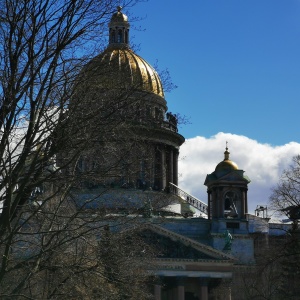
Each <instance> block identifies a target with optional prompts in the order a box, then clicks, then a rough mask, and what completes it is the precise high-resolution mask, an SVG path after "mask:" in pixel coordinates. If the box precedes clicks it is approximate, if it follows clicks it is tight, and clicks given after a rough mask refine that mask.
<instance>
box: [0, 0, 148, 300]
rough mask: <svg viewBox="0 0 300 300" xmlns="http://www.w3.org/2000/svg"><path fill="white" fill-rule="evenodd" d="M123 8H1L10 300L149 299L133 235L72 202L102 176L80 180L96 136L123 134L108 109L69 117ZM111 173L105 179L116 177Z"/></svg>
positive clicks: (19, 4)
mask: <svg viewBox="0 0 300 300" xmlns="http://www.w3.org/2000/svg"><path fill="white" fill-rule="evenodd" d="M125 2H126V3H123V5H124V6H130V5H134V4H135V3H136V2H139V1H138V0H128V1H125ZM118 4H119V1H112V0H89V1H83V0H78V1H77V0H74V1H64V0H61V1H60V0H59V1H57V0H49V1H48V0H45V1H44V0H30V1H22V0H7V1H2V2H1V3H0V16H1V17H0V130H1V132H0V152H1V153H0V154H1V161H0V170H1V174H0V205H1V214H0V251H1V260H0V298H1V299H66V298H74V299H75V298H76V299H121V298H122V299H146V298H147V290H146V289H145V288H144V285H143V284H144V283H145V274H144V272H143V271H142V269H143V268H142V264H143V263H144V258H143V257H142V258H141V259H140V260H139V263H137V262H136V261H133V260H134V259H133V258H134V257H138V256H139V255H140V254H141V250H143V249H140V248H139V247H134V246H133V245H135V246H136V245H137V244H138V243H137V242H136V241H135V242H133V240H132V239H133V237H134V234H130V235H129V234H127V235H126V233H122V232H119V233H116V235H114V234H109V233H108V232H107V231H106V233H105V234H103V232H105V231H103V230H104V228H107V224H108V223H109V221H108V220H107V219H105V218H104V213H101V211H100V212H99V211H98V212H97V213H94V214H92V213H90V212H88V211H86V210H83V209H78V206H76V203H74V201H72V199H71V198H70V197H69V193H68V192H69V190H70V188H71V187H74V185H75V186H76V184H77V182H80V181H82V180H81V179H82V178H80V176H90V175H93V174H94V173H93V172H90V174H88V173H86V174H84V175H83V174H82V173H81V174H80V175H78V172H77V170H78V162H79V160H80V157H82V153H88V152H91V151H92V150H90V149H91V148H90V146H91V144H92V143H94V140H95V138H96V137H97V138H99V136H102V138H103V139H105V138H107V137H108V134H107V132H109V130H110V129H111V128H114V131H115V132H120V131H121V129H122V126H123V127H124V123H123V122H122V121H121V122H118V123H116V120H119V119H118V118H113V119H114V120H115V121H114V123H113V125H110V120H111V119H110V118H109V117H108V116H107V114H105V113H104V112H103V111H101V114H100V108H101V107H98V111H95V110H91V107H88V109H87V113H86V114H82V115H78V114H77V115H76V118H74V115H73V117H72V118H70V115H71V113H74V111H73V110H72V109H68V107H69V101H70V99H72V98H74V91H76V88H75V87H76V85H77V83H78V78H79V77H78V76H79V74H80V72H82V68H83V66H84V65H86V63H87V62H88V61H89V60H90V59H91V57H93V56H94V55H95V53H97V52H98V51H99V49H102V48H103V44H102V41H103V40H105V36H104V34H103V32H104V30H106V24H107V21H108V19H109V18H110V16H111V14H112V12H114V11H115V8H116V6H117V5H118ZM104 26H105V27H104ZM77 91H78V89H77ZM110 96H111V95H110ZM117 97H118V99H121V98H120V95H119V94H118V95H117V96H115V99H116V98H117ZM124 99H126V96H124V95H122V101H124ZM120 101H121V100H120ZM114 103H115V102H114ZM114 105H116V104H114ZM118 108H120V104H119V105H118ZM109 109H111V110H110V114H111V115H112V114H118V113H119V110H116V109H115V107H114V106H112V107H111V108H109ZM106 112H108V110H107V108H106ZM99 115H100V117H101V118H99ZM96 117H97V120H98V121H97V122H98V124H97V125H107V127H106V129H105V130H104V129H103V130H102V131H101V129H100V126H98V131H97V136H93V131H86V132H85V131H84V129H83V128H87V127H89V126H87V124H96V123H94V120H95V118H96ZM105 120H106V121H105ZM83 124H84V125H85V127H84V126H82V125H83ZM90 127H91V126H90ZM101 128H104V126H102V127H101ZM111 132H112V131H110V133H111ZM110 136H111V135H110ZM100 142H101V141H100ZM108 152H109V150H108ZM110 154H111V155H114V153H112V152H111V151H110ZM96 161H97V160H96ZM99 161H101V158H99ZM106 167H107V170H106V169H105V170H104V171H105V172H106V173H107V172H108V173H109V172H110V168H111V169H112V168H113V166H110V168H109V166H106ZM89 171H91V169H89ZM100 171H101V172H104V171H103V170H100ZM81 208H84V205H83V206H82V207H81ZM110 221H111V220H110ZM118 222H122V221H120V220H119V221H118ZM103 236H105V239H103ZM101 237H102V239H101ZM137 239H138V236H137ZM129 245H131V246H132V247H129ZM141 245H142V243H141ZM140 247H142V246H140ZM108 248H109V249H110V250H109V252H108ZM150 252H151V251H150V250H149V253H150ZM105 253H107V256H105V255H104V254H105ZM143 253H144V252H143ZM112 254H113V256H112ZM124 270H126V272H124ZM133 270H135V276H133ZM112 274H113V276H112ZM121 287H122V289H121V290H120V288H121ZM134 295H136V296H134ZM134 297H137V298H134Z"/></svg>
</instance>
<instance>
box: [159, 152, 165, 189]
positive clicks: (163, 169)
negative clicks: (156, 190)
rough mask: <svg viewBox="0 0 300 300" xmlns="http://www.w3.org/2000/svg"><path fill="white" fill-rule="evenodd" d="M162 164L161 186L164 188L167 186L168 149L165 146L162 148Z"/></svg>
mask: <svg viewBox="0 0 300 300" xmlns="http://www.w3.org/2000/svg"><path fill="white" fill-rule="evenodd" d="M160 164H161V165H160V175H161V178H160V188H161V189H162V190H164V189H165V187H166V150H165V148H164V147H162V148H161V158H160Z"/></svg>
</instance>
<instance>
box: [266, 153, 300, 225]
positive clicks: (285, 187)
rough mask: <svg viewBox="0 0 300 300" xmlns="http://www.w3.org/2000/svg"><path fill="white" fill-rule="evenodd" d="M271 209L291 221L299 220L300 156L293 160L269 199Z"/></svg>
mask: <svg viewBox="0 0 300 300" xmlns="http://www.w3.org/2000/svg"><path fill="white" fill-rule="evenodd" d="M270 204H271V208H272V209H274V210H275V211H278V212H280V213H284V214H285V215H286V216H287V217H288V218H290V219H292V220H295V221H296V220H299V219H300V155H298V156H295V157H294V158H293V163H292V165H291V166H290V168H289V169H287V170H285V171H284V172H283V174H282V175H281V178H280V180H279V182H278V184H277V186H276V187H275V188H274V189H273V192H272V195H271V197H270Z"/></svg>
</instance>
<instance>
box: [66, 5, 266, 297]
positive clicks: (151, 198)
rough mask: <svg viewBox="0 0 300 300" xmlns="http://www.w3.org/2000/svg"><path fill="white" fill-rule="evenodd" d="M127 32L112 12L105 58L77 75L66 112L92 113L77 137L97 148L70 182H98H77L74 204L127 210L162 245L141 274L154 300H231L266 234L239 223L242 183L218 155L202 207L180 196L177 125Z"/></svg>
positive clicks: (247, 220)
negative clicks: (85, 174)
mask: <svg viewBox="0 0 300 300" xmlns="http://www.w3.org/2000/svg"><path fill="white" fill-rule="evenodd" d="M129 32H130V24H129V22H128V19H127V16H126V15H125V14H124V13H122V10H121V7H118V9H117V12H116V13H114V14H113V15H112V17H111V20H110V23H109V43H108V46H107V48H106V49H105V50H104V52H103V53H101V54H99V55H98V56H96V57H95V58H93V59H92V60H91V61H90V62H89V63H88V64H87V65H86V66H85V67H84V68H83V70H82V71H81V73H80V76H79V80H78V84H77V90H76V93H75V95H74V99H73V100H72V102H71V103H70V109H71V110H72V109H74V114H76V113H78V112H79V113H80V112H81V111H82V110H83V107H81V106H82V105H84V106H85V113H86V114H93V110H94V107H95V105H96V106H97V108H99V111H101V115H99V117H98V119H97V120H96V121H95V123H94V124H93V128H96V129H95V130H90V131H89V130H88V128H87V127H89V126H90V125H87V126H85V127H84V130H85V132H82V133H81V134H85V135H86V136H88V139H89V140H92V141H94V144H96V145H98V146H97V147H98V148H97V147H96V150H94V149H91V150H90V151H89V152H87V153H84V154H83V155H82V156H81V158H80V162H79V163H78V169H79V170H78V172H80V171H82V170H85V171H86V170H90V172H91V173H93V172H94V173H93V174H101V176H100V177H99V176H94V178H93V179H92V180H88V181H86V182H83V183H82V182H81V183H80V185H79V186H78V188H77V189H74V194H75V195H76V197H77V199H78V201H79V202H80V201H85V200H86V199H90V198H91V197H93V198H94V200H93V201H90V205H91V207H99V205H101V208H104V209H107V210H108V211H109V209H111V208H112V207H113V208H116V207H117V209H118V211H122V212H127V213H128V214H129V213H130V208H136V209H137V211H139V212H141V214H142V215H144V216H147V232H148V235H149V236H151V238H155V239H156V240H159V241H160V242H161V244H162V245H163V251H162V253H163V255H162V256H160V257H158V258H157V259H156V264H155V265H156V267H155V268H154V267H153V268H152V267H151V266H149V274H151V276H155V280H156V281H155V285H154V286H153V294H154V297H155V299H156V300H196V299H197V300H208V299H211V300H218V299H220V300H230V299H240V298H237V297H236V295H235V297H234V293H233V291H232V284H233V283H234V284H236V282H237V279H236V277H238V276H237V275H236V274H240V273H239V272H241V271H240V270H244V269H245V268H246V269H247V268H251V266H253V265H255V243H254V238H253V233H255V232H256V231H257V232H258V231H259V232H263V230H261V227H262V226H263V227H264V228H265V229H266V228H267V227H268V225H267V218H266V217H263V218H261V217H259V216H251V215H249V214H248V205H247V203H248V199H247V191H248V184H249V183H250V179H249V178H248V177H247V176H246V175H245V174H244V171H243V170H242V169H239V167H238V166H237V164H235V163H234V162H233V161H232V160H231V157H230V152H229V147H228V145H226V148H225V152H224V159H223V160H222V161H221V162H219V163H218V164H216V167H215V169H214V170H212V173H211V174H208V175H207V177H206V179H205V182H204V184H205V186H206V187H207V203H204V202H202V201H200V200H199V199H197V198H195V197H194V196H192V195H190V194H189V193H187V192H185V191H183V190H182V189H180V187H179V186H178V156H179V150H180V146H181V145H182V144H183V143H184V141H185V139H184V137H183V136H182V135H181V134H180V132H178V126H177V122H178V119H177V116H176V115H175V114H172V113H170V112H168V107H167V102H166V100H165V98H164V90H163V84H162V82H161V79H160V77H159V75H158V74H157V72H156V71H155V70H154V68H153V67H152V66H151V65H150V64H149V63H148V62H147V61H146V60H144V59H143V58H142V57H140V56H139V55H137V54H136V53H134V52H133V51H132V50H131V49H130V46H129V36H130V34H129ZM86 107H90V111H86ZM110 116H113V117H110ZM104 120H105V122H107V123H106V126H105V128H106V129H105V131H103V127H104V126H103V124H104V123H103V122H104ZM116 124H118V126H116ZM100 137H101V138H100ZM103 137H105V139H104V140H101V139H103ZM221 151H222V149H220V152H221ZM108 162H109V164H108ZM112 162H114V163H113V164H112ZM112 165H113V167H112ZM97 172H98V173H97ZM199 184H201V183H199ZM104 189H105V190H104ZM99 191H103V192H101V193H99ZM97 193H98V194H101V196H99V197H101V199H102V200H103V199H104V201H100V200H99V199H97V197H96V196H95V195H96V194H97ZM99 203H101V204H99ZM145 203H146V204H147V205H145ZM147 209H148V211H147ZM159 218H161V219H163V220H162V221H161V222H155V221H153V220H157V219H159ZM258 219H259V220H260V224H261V226H260V229H257V228H258V227H257V220H258ZM266 230H268V228H267V229H266ZM216 290H218V293H216V292H215V291H216Z"/></svg>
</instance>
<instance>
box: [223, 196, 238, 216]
mask: <svg viewBox="0 0 300 300" xmlns="http://www.w3.org/2000/svg"><path fill="white" fill-rule="evenodd" d="M236 206H237V195H236V193H235V192H232V191H230V192H227V193H226V194H225V197H224V217H225V218H237V217H238V211H237V208H236Z"/></svg>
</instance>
